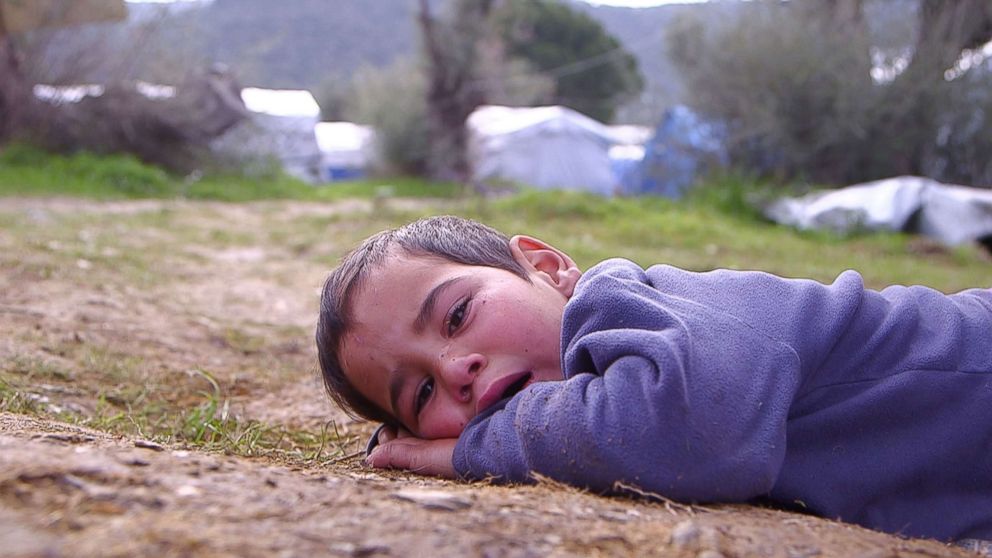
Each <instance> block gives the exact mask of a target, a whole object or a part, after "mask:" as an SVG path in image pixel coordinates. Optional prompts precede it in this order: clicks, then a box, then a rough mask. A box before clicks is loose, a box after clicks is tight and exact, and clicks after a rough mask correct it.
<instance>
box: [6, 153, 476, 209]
mask: <svg viewBox="0 0 992 558" xmlns="http://www.w3.org/2000/svg"><path fill="white" fill-rule="evenodd" d="M460 193H461V188H460V187H459V186H458V185H455V184H434V183H431V182H427V181H425V180H420V179H415V178H390V179H381V180H380V179H375V180H373V179H368V180H360V181H350V182H335V183H329V184H321V185H316V186H315V185H310V184H306V183H304V182H302V181H300V180H297V179H295V178H293V177H290V176H288V175H285V174H283V173H279V172H265V173H261V174H259V175H254V176H241V175H237V174H223V173H215V174H207V175H205V176H198V177H177V176H172V175H169V174H168V173H166V172H165V171H163V170H161V169H159V168H156V167H153V166H150V165H146V164H143V163H142V162H140V161H138V160H137V159H136V158H135V157H133V156H130V155H109V156H100V155H94V154H91V153H85V152H83V153H76V154H73V155H55V154H51V153H47V152H45V151H42V150H39V149H37V148H34V147H31V146H28V145H24V144H12V145H6V146H3V147H2V148H0V196H75V197H83V198H92V199H100V200H111V199H136V198H186V199H196V200H219V201H228V202H245V201H255V200H264V199H297V200H311V201H321V200H323V201H330V200H337V199H341V198H346V197H364V198H376V197H383V196H385V197H441V198H445V197H453V196H456V195H459V194H460Z"/></svg>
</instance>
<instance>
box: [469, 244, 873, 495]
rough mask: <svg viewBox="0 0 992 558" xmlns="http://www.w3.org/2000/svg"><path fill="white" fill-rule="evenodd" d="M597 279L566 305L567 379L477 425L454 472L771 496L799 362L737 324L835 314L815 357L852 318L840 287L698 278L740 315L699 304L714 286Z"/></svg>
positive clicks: (622, 273) (626, 270)
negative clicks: (757, 310)
mask: <svg viewBox="0 0 992 558" xmlns="http://www.w3.org/2000/svg"><path fill="white" fill-rule="evenodd" d="M602 266H605V267H602ZM668 269H670V270H673V272H675V271H677V272H679V273H687V272H681V271H680V270H674V268H668ZM590 274H591V276H590V275H589V274H587V276H586V277H584V278H583V282H582V284H581V290H577V293H576V296H575V297H573V299H572V301H570V302H569V307H568V309H567V314H566V320H565V325H564V328H563V332H562V336H563V346H564V347H565V349H564V354H563V364H564V367H565V371H566V376H567V377H568V379H567V380H565V381H562V382H546V383H539V384H535V385H532V386H530V387H529V388H528V389H526V390H524V391H523V392H522V393H520V394H518V395H517V396H516V397H514V398H512V399H510V400H509V401H508V402H506V403H505V405H504V406H502V407H501V408H491V409H489V410H488V411H487V413H485V414H483V415H480V416H478V417H476V418H475V419H473V421H472V422H471V423H469V425H468V427H467V428H466V430H465V431H464V432H463V434H462V436H461V437H460V438H459V441H458V445H457V446H456V449H455V455H454V464H455V468H456V470H457V471H458V472H459V473H461V474H462V475H464V476H466V477H470V478H495V479H498V480H502V481H511V482H524V481H528V480H530V479H532V478H533V477H534V476H535V474H537V475H541V476H545V477H549V478H551V479H554V480H557V481H560V482H564V483H568V484H572V485H576V486H580V487H585V488H589V489H592V490H595V491H600V492H608V491H611V490H613V489H614V488H615V486H616V485H615V483H617V482H620V483H624V484H627V485H632V486H636V487H639V488H640V489H642V490H647V491H651V492H656V493H659V494H662V495H664V496H666V497H669V498H674V499H678V500H683V501H699V502H704V501H717V500H719V501H742V500H746V499H749V498H753V497H755V496H759V495H762V494H765V493H767V492H768V491H769V490H770V489H771V487H772V486H773V485H774V483H775V480H776V477H777V474H778V471H779V468H780V466H781V463H782V461H783V459H784V452H785V444H786V440H785V431H786V418H787V416H788V413H789V408H790V404H791V402H792V399H793V397H794V395H795V393H796V390H797V389H798V387H799V384H800V383H801V378H802V369H803V367H804V366H803V362H802V358H803V355H801V354H800V353H799V352H797V350H796V349H795V348H794V346H793V345H792V344H791V343H789V342H788V341H789V340H786V341H782V340H780V339H779V338H778V337H777V336H772V335H769V334H768V333H766V331H767V329H766V328H763V327H762V324H760V323H758V324H756V323H753V322H750V321H748V320H747V319H746V316H742V312H743V313H746V309H747V308H748V307H749V305H750V304H751V303H752V302H753V301H759V300H762V299H764V305H765V306H769V305H771V306H773V307H775V306H779V305H780V306H781V307H782V308H788V306H789V304H790V303H795V302H796V301H798V300H801V301H802V304H801V305H797V306H800V307H801V308H799V309H798V310H795V312H800V311H801V312H810V311H812V312H815V311H816V309H817V308H818V307H822V308H825V309H829V310H830V312H831V313H832V314H835V315H836V316H835V317H834V318H833V319H834V321H835V322H837V323H836V324H834V326H832V328H831V327H827V326H824V325H823V324H820V326H819V327H820V328H821V329H825V330H831V332H830V333H829V334H828V335H825V338H824V339H821V340H820V341H819V342H817V343H814V344H811V345H815V347H813V346H811V347H804V350H807V352H809V353H810V354H819V353H825V352H827V351H828V350H829V346H830V345H831V343H832V342H833V341H832V340H831V339H830V336H831V335H833V336H836V335H840V333H841V332H842V331H843V323H842V322H843V321H844V319H845V318H844V315H845V313H846V314H850V312H851V310H849V309H848V310H846V311H838V308H840V310H844V309H843V307H844V305H839V306H838V305H837V304H836V303H835V301H834V300H833V299H835V298H836V294H837V293H832V292H831V287H827V286H824V285H820V284H818V283H814V282H811V281H809V282H802V283H799V282H796V284H795V285H791V284H790V283H789V281H788V280H783V279H779V278H775V277H774V276H770V275H767V274H760V276H759V275H748V274H744V273H736V272H734V273H730V274H723V275H721V276H710V277H708V278H700V279H699V281H700V282H701V283H707V282H710V283H712V282H713V281H716V282H717V283H720V289H719V290H721V291H723V292H726V293H731V296H739V297H741V298H742V299H747V300H746V301H744V302H742V303H741V304H736V303H735V304H733V308H728V307H727V306H726V305H724V304H719V305H717V306H712V305H709V304H707V303H706V302H703V301H702V300H703V299H702V298H694V297H693V296H691V294H692V292H696V291H700V292H702V291H705V290H706V289H710V288H712V285H708V286H707V285H703V286H692V285H693V284H694V281H689V282H688V283H687V284H688V285H690V286H689V287H687V290H683V289H681V288H680V287H678V285H677V284H676V283H677V281H676V282H673V283H672V285H671V287H672V288H671V289H667V288H661V289H659V288H656V285H655V284H653V283H659V282H664V278H663V277H661V276H659V277H658V278H655V279H654V280H653V279H652V278H649V277H648V275H647V274H646V273H645V272H644V271H643V270H641V269H640V268H639V267H637V266H635V265H634V264H632V263H630V262H621V263H616V262H614V263H612V264H610V265H607V264H601V266H598V267H597V268H596V269H594V270H592V271H590ZM694 275H697V276H700V277H701V276H702V275H705V274H694ZM680 280H681V279H680ZM783 282H785V283H784V284H785V285H787V286H786V287H785V288H783ZM855 283H857V286H855V285H853V284H852V285H851V287H850V288H847V289H841V290H846V291H847V292H846V293H842V295H843V296H842V298H845V299H851V301H850V303H849V304H847V306H856V305H857V300H856V299H857V293H858V292H861V291H862V290H863V287H861V283H860V278H858V280H857V281H855ZM690 291H691V292H690ZM789 299H791V300H789ZM831 305H833V306H834V307H833V308H831ZM742 309H744V310H742ZM773 314H774V313H772V314H769V315H763V316H761V320H767V319H774V315H773ZM814 315H815V314H814ZM787 318H788V319H795V316H792V315H790V316H787ZM806 318H807V319H814V318H813V316H811V315H808V314H807V316H806ZM771 331H774V328H771Z"/></svg>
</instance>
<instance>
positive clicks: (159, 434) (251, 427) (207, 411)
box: [115, 370, 359, 465]
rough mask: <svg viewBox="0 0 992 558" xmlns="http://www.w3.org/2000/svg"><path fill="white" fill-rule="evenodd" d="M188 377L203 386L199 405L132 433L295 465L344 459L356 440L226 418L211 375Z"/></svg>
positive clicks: (330, 427)
mask: <svg viewBox="0 0 992 558" xmlns="http://www.w3.org/2000/svg"><path fill="white" fill-rule="evenodd" d="M194 372H195V373H196V374H197V375H198V376H199V377H202V378H203V379H205V380H206V381H207V383H208V384H209V389H208V390H203V391H200V392H199V393H198V395H199V397H200V398H201V401H200V403H199V404H197V405H196V406H194V407H191V408H188V409H184V410H181V411H179V412H177V413H174V414H169V415H165V416H162V417H159V420H157V421H156V420H143V421H142V422H140V423H139V422H137V421H132V422H134V425H135V427H136V428H139V429H142V428H144V431H145V433H144V435H145V436H148V437H154V438H157V439H162V440H165V441H169V442H180V443H184V444H188V445H191V446H195V447H199V448H202V449H205V450H209V451H221V452H224V453H228V454H234V455H240V456H245V457H258V456H265V457H273V458H278V459H282V460H286V461H289V462H293V463H297V464H301V465H304V464H305V465H312V464H323V463H328V462H331V461H334V460H337V459H341V458H343V457H346V456H347V451H348V449H349V448H354V447H356V446H357V445H358V442H359V440H358V436H357V435H355V434H350V433H347V432H342V431H341V430H340V429H339V428H338V426H337V425H336V424H335V423H333V422H331V423H328V424H325V425H324V426H323V427H322V428H321V429H320V430H319V431H317V432H312V431H307V430H290V429H286V428H283V427H277V426H272V425H268V424H265V423H262V422H260V421H256V420H243V419H241V418H239V417H237V416H236V415H235V414H234V413H232V412H231V407H230V401H229V400H228V399H226V398H225V397H224V396H223V393H222V390H221V386H220V383H219V382H218V381H217V379H216V378H214V376H213V375H212V374H210V373H209V372H207V371H205V370H195V371H194ZM115 420H120V419H115ZM170 424H171V429H170Z"/></svg>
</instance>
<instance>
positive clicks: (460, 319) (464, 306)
mask: <svg viewBox="0 0 992 558" xmlns="http://www.w3.org/2000/svg"><path fill="white" fill-rule="evenodd" d="M471 300H472V299H470V298H466V299H464V300H462V301H461V302H459V303H458V304H457V305H455V307H454V308H453V309H452V310H451V313H450V314H448V319H447V320H445V321H446V322H447V324H446V326H445V330H446V331H447V333H448V335H449V336H450V335H453V334H454V333H455V332H456V331H458V328H460V327H461V326H462V324H463V323H464V322H465V314H466V313H467V312H468V305H469V302H471Z"/></svg>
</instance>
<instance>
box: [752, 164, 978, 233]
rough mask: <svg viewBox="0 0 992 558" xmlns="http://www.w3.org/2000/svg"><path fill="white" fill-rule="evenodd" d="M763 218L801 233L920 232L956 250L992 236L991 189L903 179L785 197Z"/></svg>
mask: <svg viewBox="0 0 992 558" xmlns="http://www.w3.org/2000/svg"><path fill="white" fill-rule="evenodd" d="M765 215H766V216H767V217H768V218H770V219H771V220H773V221H775V222H778V223H782V224H786V225H791V226H794V227H797V228H800V229H820V230H832V231H835V232H851V231H856V230H888V231H906V232H916V233H920V234H923V235H926V236H929V237H931V238H934V239H936V240H938V241H940V242H942V243H944V244H947V245H951V246H953V245H956V244H962V243H965V242H971V241H975V240H983V239H984V240H985V241H986V242H987V241H988V238H990V237H992V190H983V189H979V188H969V187H967V186H955V185H950V184H942V183H940V182H937V181H935V180H931V179H929V178H921V177H918V176H900V177H895V178H887V179H885V180H878V181H875V182H868V183H865V184H857V185H854V186H849V187H847V188H841V189H839V190H830V191H826V192H814V193H812V194H808V195H806V196H803V197H800V198H782V199H780V200H778V201H776V202H775V203H773V204H772V205H771V206H769V207H768V208H766V210H765Z"/></svg>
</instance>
